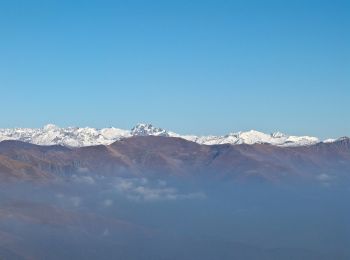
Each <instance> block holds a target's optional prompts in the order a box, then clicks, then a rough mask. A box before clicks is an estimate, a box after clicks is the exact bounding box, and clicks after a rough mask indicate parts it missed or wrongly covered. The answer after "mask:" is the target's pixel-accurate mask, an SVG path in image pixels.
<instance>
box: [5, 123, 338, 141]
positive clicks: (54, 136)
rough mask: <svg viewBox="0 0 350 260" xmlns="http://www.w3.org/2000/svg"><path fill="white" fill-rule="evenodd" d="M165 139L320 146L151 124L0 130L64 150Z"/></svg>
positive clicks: (289, 138) (273, 136)
mask: <svg viewBox="0 0 350 260" xmlns="http://www.w3.org/2000/svg"><path fill="white" fill-rule="evenodd" d="M149 135H151V136H164V137H178V138H182V139H185V140H187V141H192V142H196V143H198V144H204V145H218V144H263V143H264V144H271V145H276V146H306V145H313V144H317V143H320V142H321V140H320V139H319V138H317V137H310V136H291V135H286V134H283V133H280V132H275V133H272V134H265V133H262V132H259V131H255V130H251V131H246V132H235V133H229V134H227V135H223V136H215V135H209V136H196V135H180V134H177V133H174V132H171V131H167V130H165V129H162V128H158V127H154V126H153V125H151V124H143V123H140V124H137V125H136V126H135V127H133V128H132V129H131V130H123V129H120V128H115V127H110V128H103V129H96V128H90V127H85V128H79V127H67V128H60V127H57V126H55V125H53V124H48V125H46V126H44V127H43V128H13V129H0V141H4V140H17V141H22V142H28V143H32V144H37V145H63V146H67V147H84V146H94V145H110V144H112V143H114V142H116V141H118V140H121V139H124V138H129V137H132V136H149ZM334 141H336V140H334V139H327V140H323V141H322V142H324V143H329V142H334Z"/></svg>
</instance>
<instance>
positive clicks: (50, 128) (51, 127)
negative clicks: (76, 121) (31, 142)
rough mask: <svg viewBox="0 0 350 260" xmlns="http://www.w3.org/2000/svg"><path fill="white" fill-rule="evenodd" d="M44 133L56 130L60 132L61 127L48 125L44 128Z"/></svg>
mask: <svg viewBox="0 0 350 260" xmlns="http://www.w3.org/2000/svg"><path fill="white" fill-rule="evenodd" d="M43 129H44V131H54V130H58V129H59V127H58V126H57V125H54V124H47V125H45V126H44V127H43Z"/></svg>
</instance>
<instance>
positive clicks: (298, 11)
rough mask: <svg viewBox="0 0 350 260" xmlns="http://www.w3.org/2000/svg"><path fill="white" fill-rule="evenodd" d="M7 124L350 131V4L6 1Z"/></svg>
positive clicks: (1, 84) (0, 5)
mask: <svg viewBox="0 0 350 260" xmlns="http://www.w3.org/2000/svg"><path fill="white" fill-rule="evenodd" d="M0 95H1V103H0V118H1V120H0V127H1V128H3V127H42V126H43V125H45V124H47V123H54V124H57V125H59V126H91V127H98V128H100V127H109V126H115V127H120V128H126V129H129V128H131V127H132V126H133V125H135V124H136V123H138V122H149V123H152V124H154V125H156V126H159V127H163V128H166V129H170V130H172V131H175V132H178V133H182V134H185V133H192V134H226V133H228V132H233V131H240V130H242V131H243V130H250V129H255V130H259V131H263V132H275V131H282V132H285V133H287V134H295V135H299V134H306V135H314V136H318V137H321V138H326V137H339V136H344V135H350V120H349V116H350V1H337V0H332V1H322V0H317V1H313V0H307V1H300V0H296V1H287V0H286V1H271V0H266V1H260V0H259V1H258V0H255V1H254V0H245V1H233V0H232V1H220V0H215V1H214V0H212V1H205V0H198V1H191V0H177V1H164V0H162V1H152V0H150V1H141V0H139V1H136V0H131V1H106V0H96V1H88V0H85V1H79V0H76V1H70V0H60V1H58V0H57V1H54V0H45V1H37V0H31V1H24V0H23V1H18V0H11V1H5V0H0Z"/></svg>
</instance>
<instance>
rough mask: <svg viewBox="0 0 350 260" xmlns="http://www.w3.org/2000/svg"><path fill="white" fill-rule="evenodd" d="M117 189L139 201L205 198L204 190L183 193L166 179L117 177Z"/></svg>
mask: <svg viewBox="0 0 350 260" xmlns="http://www.w3.org/2000/svg"><path fill="white" fill-rule="evenodd" d="M114 187H115V189H116V190H117V191H118V192H119V193H120V194H122V195H123V196H126V197H127V198H129V199H132V200H137V201H159V200H178V199H204V198H205V194H204V193H202V192H194V193H181V192H179V191H178V189H176V188H174V187H170V186H169V185H168V184H167V183H166V182H165V181H162V180H158V181H156V182H150V181H149V180H147V179H145V178H140V179H138V178H128V179H125V178H117V179H116V180H115V182H114Z"/></svg>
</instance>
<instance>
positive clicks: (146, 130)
mask: <svg viewBox="0 0 350 260" xmlns="http://www.w3.org/2000/svg"><path fill="white" fill-rule="evenodd" d="M131 135H136V136H146V135H155V136H169V133H168V132H167V131H166V130H164V129H162V128H158V127H154V126H153V125H151V124H145V123H139V124H137V125H136V126H135V127H133V128H132V129H131Z"/></svg>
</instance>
